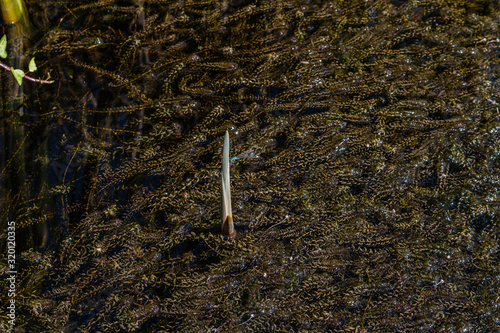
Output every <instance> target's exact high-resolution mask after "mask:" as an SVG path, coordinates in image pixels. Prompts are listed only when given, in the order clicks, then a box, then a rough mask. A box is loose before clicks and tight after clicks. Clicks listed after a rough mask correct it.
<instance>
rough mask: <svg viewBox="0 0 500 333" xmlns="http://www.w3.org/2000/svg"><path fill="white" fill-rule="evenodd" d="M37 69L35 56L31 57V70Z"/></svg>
mask: <svg viewBox="0 0 500 333" xmlns="http://www.w3.org/2000/svg"><path fill="white" fill-rule="evenodd" d="M36 70H37V67H36V64H35V58H31V60H30V65H29V71H30V72H34V71H36Z"/></svg>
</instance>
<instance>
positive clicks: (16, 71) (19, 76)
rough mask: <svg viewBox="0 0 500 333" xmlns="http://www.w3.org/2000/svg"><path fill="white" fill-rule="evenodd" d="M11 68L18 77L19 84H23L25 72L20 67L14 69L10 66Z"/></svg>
mask: <svg viewBox="0 0 500 333" xmlns="http://www.w3.org/2000/svg"><path fill="white" fill-rule="evenodd" d="M10 70H11V71H12V75H14V78H15V79H16V81H17V84H19V85H21V84H23V77H24V72H23V71H22V70H20V69H14V68H12V67H11V68H10Z"/></svg>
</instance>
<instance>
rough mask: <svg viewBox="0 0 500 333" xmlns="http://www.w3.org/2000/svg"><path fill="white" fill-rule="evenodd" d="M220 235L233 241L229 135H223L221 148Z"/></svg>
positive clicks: (234, 231) (234, 234)
mask: <svg viewBox="0 0 500 333" xmlns="http://www.w3.org/2000/svg"><path fill="white" fill-rule="evenodd" d="M222 235H223V236H225V237H227V238H229V239H234V238H235V237H236V229H234V223H233V213H232V210H231V184H230V179H229V133H228V131H226V134H225V135H224V146H223V148H222Z"/></svg>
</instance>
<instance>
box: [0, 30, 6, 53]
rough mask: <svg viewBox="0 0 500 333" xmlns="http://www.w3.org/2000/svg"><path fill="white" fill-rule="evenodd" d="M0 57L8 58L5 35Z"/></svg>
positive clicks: (1, 43)
mask: <svg viewBox="0 0 500 333" xmlns="http://www.w3.org/2000/svg"><path fill="white" fill-rule="evenodd" d="M0 57H2V58H7V36H5V35H3V37H2V39H0Z"/></svg>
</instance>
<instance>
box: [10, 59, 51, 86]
mask: <svg viewBox="0 0 500 333" xmlns="http://www.w3.org/2000/svg"><path fill="white" fill-rule="evenodd" d="M0 67H2V68H3V69H5V70H7V71H9V72H11V69H10V67H9V66H7V65H6V64H4V63H3V62H1V61H0ZM26 73H27V72H26ZM26 73H24V76H23V78H25V79H26V80H30V81H33V82H38V83H54V81H49V80H41V79H35V78H33V77H31V76H29V75H26Z"/></svg>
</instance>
